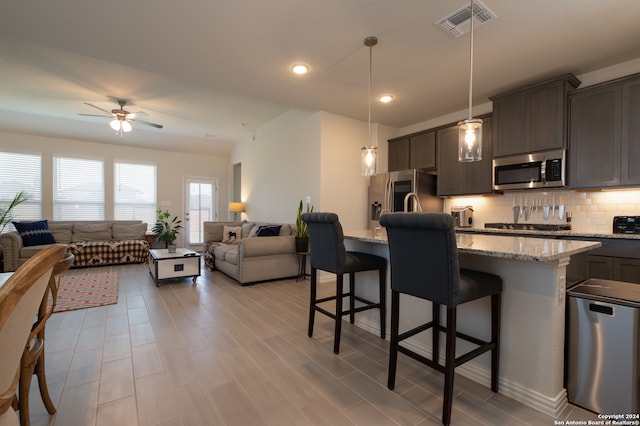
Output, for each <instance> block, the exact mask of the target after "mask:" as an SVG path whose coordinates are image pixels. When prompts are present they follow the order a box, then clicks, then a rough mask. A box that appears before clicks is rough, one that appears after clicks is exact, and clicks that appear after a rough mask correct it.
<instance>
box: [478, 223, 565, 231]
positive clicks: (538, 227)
mask: <svg viewBox="0 0 640 426" xmlns="http://www.w3.org/2000/svg"><path fill="white" fill-rule="evenodd" d="M484 227H485V228H491V229H517V230H523V231H525V230H526V231H570V230H571V225H569V224H554V225H552V224H546V223H485V224H484Z"/></svg>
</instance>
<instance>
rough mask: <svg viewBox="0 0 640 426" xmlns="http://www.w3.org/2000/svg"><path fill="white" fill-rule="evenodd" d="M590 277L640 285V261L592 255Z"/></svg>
mask: <svg viewBox="0 0 640 426" xmlns="http://www.w3.org/2000/svg"><path fill="white" fill-rule="evenodd" d="M589 276H590V277H591V278H602V279H605V280H615V281H627V282H631V283H638V284H640V259H628V258H624V257H611V256H597V255H590V256H589Z"/></svg>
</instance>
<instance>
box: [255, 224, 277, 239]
mask: <svg viewBox="0 0 640 426" xmlns="http://www.w3.org/2000/svg"><path fill="white" fill-rule="evenodd" d="M281 227H282V225H262V226H260V227H259V228H258V232H256V237H277V236H278V235H280V228H281Z"/></svg>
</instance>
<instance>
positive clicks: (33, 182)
mask: <svg viewBox="0 0 640 426" xmlns="http://www.w3.org/2000/svg"><path fill="white" fill-rule="evenodd" d="M20 191H24V192H25V194H26V195H27V197H28V200H27V201H26V202H24V203H22V204H20V205H19V206H17V207H15V208H14V209H13V210H12V213H13V219H14V220H33V219H42V157H41V156H40V155H39V154H18V153H13V152H0V200H2V207H6V206H7V204H8V203H10V202H11V200H13V197H15V195H16V194H17V193H18V192H20ZM14 230H15V229H14V227H13V225H11V224H9V225H7V227H6V228H5V231H6V232H8V231H14Z"/></svg>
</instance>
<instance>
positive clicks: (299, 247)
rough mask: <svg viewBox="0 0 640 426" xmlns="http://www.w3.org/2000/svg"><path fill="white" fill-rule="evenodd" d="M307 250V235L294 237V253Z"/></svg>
mask: <svg viewBox="0 0 640 426" xmlns="http://www.w3.org/2000/svg"><path fill="white" fill-rule="evenodd" d="M308 251H309V237H296V253H306V252H308Z"/></svg>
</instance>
